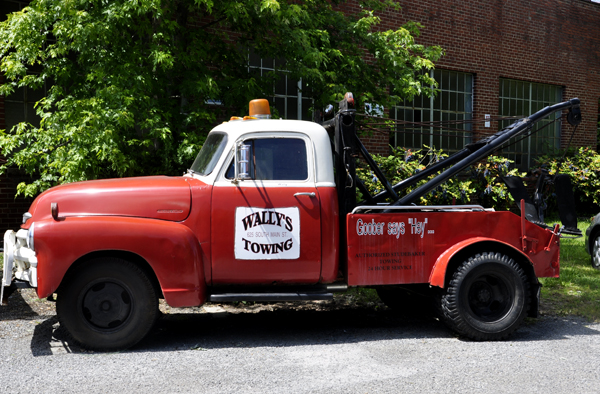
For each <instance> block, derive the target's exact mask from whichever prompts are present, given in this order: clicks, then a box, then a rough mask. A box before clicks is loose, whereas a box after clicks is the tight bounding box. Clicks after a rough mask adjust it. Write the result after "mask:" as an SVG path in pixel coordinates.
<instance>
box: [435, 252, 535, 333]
mask: <svg viewBox="0 0 600 394" xmlns="http://www.w3.org/2000/svg"><path fill="white" fill-rule="evenodd" d="M530 300H531V294H530V284H529V281H528V280H527V276H526V275H525V272H524V271H523V269H522V268H521V267H520V266H519V265H518V264H517V263H516V262H515V261H514V260H513V259H512V258H510V257H508V256H506V255H503V254H501V253H494V252H486V253H481V254H477V255H475V256H473V257H470V258H469V259H468V260H467V261H465V262H463V263H462V264H461V265H460V266H459V267H458V269H457V270H456V272H455V273H454V275H453V276H452V280H451V281H450V283H449V285H448V286H447V288H446V289H444V291H443V292H442V297H441V312H442V317H443V319H444V321H445V322H446V324H447V325H448V326H449V327H450V328H451V329H452V330H454V331H456V332H457V333H458V334H460V335H463V336H465V337H468V338H471V339H474V340H498V339H504V338H506V337H508V336H509V335H510V334H511V333H512V332H513V331H515V330H516V329H517V328H518V327H519V325H520V324H521V322H522V321H523V319H525V317H526V316H527V312H528V310H529V305H530Z"/></svg>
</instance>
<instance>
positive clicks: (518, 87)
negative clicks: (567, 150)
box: [498, 78, 562, 171]
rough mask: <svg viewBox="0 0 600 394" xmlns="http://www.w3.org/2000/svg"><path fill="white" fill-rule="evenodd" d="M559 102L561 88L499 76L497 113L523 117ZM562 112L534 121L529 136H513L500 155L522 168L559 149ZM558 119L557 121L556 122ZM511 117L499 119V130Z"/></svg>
mask: <svg viewBox="0 0 600 394" xmlns="http://www.w3.org/2000/svg"><path fill="white" fill-rule="evenodd" d="M560 101H562V87H561V86H557V85H548V84H542V83H533V82H525V81H518V80H514V79H505V78H500V98H499V109H498V114H499V115H500V116H513V117H514V116H516V117H525V116H528V115H531V114H533V113H535V112H537V111H539V110H541V109H542V108H544V107H547V106H549V105H552V104H556V103H558V102H560ZM560 117H561V113H560V112H557V113H555V114H552V115H549V116H548V117H546V118H544V119H542V120H541V121H539V122H537V123H536V124H535V126H534V131H535V130H538V131H537V132H534V133H532V134H531V135H530V136H528V137H525V138H523V136H520V137H515V138H513V139H512V140H511V141H510V142H509V143H508V145H507V146H506V147H505V148H503V149H502V153H501V154H502V156H504V157H507V158H509V159H511V160H514V162H515V166H516V167H517V168H519V169H520V170H521V171H526V170H528V169H529V168H530V167H531V166H532V165H534V164H535V163H534V159H535V158H536V157H537V156H539V155H543V154H546V153H550V152H553V151H555V150H557V149H559V148H560V124H561V122H560V120H557V119H560ZM555 120H557V121H555ZM512 122H514V120H503V121H501V122H498V129H499V130H501V129H502V128H504V127H506V126H508V125H510V124H511V123H512Z"/></svg>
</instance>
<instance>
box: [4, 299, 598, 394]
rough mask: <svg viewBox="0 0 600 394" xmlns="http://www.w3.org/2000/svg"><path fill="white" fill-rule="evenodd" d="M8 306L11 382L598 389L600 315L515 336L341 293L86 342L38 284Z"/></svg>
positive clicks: (280, 388) (52, 387) (21, 388)
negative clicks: (118, 345) (139, 335)
mask: <svg viewBox="0 0 600 394" xmlns="http://www.w3.org/2000/svg"><path fill="white" fill-rule="evenodd" d="M9 301H10V302H9V306H8V307H2V308H0V379H1V383H0V387H1V389H0V390H1V391H2V392H4V393H24V392H36V393H38V392H39V393H60V392H66V393H69V392H86V393H125V392H135V393H137V392H140V393H141V392H144V393H146V392H150V391H152V392H156V393H171V392H173V393H179V392H185V393H188V392H193V393H204V392H207V393H208V392H210V393H237V392H242V393H266V392H282V393H283V392H285V393H328V394H330V393H398V392H417V393H420V392H444V393H446V392H467V393H474V392H477V393H480V392H492V393H496V392H503V393H523V392H529V393H531V392H540V393H564V392H572V393H597V392H598V391H600V356H599V354H600V351H599V350H600V335H599V333H600V325H598V324H590V323H587V322H585V321H583V320H581V319H577V318H557V317H552V316H543V317H542V318H540V319H535V320H527V321H526V323H525V324H524V326H523V327H521V329H519V330H518V331H517V332H516V333H515V335H513V336H512V337H511V339H510V340H508V341H503V342H472V341H466V340H461V339H459V338H456V337H455V336H453V335H452V334H451V332H450V331H448V330H447V329H446V328H445V327H444V326H443V325H442V324H441V323H439V322H438V321H437V320H436V319H434V318H431V317H429V318H428V317H420V318H419V317H402V316H399V315H397V314H395V313H394V312H392V311H390V310H389V309H387V308H385V307H382V306H381V305H378V304H368V305H363V306H357V305H355V304H352V303H350V304H344V302H343V301H339V300H338V301H337V302H333V303H332V302H320V303H303V304H300V305H297V304H296V307H292V306H290V305H283V306H281V305H251V306H249V307H244V308H234V307H230V306H224V305H223V306H222V305H214V304H213V305H207V306H205V307H202V308H186V309H181V310H179V309H170V308H168V307H166V306H165V305H162V306H161V309H162V311H163V316H162V317H161V319H160V320H159V322H158V324H157V326H156V327H155V329H154V330H153V331H152V332H151V334H150V335H149V336H148V337H147V338H146V339H145V340H144V341H142V342H141V343H140V344H138V345H137V346H136V347H134V348H132V349H130V350H128V351H124V352H119V353H94V352H88V351H85V350H82V349H80V348H78V347H77V346H76V345H74V344H73V343H71V342H70V340H69V339H68V336H67V335H66V333H65V332H64V331H63V330H62V329H61V328H60V326H59V324H58V320H57V318H56V314H55V310H54V304H53V303H51V302H48V301H40V300H37V298H36V297H35V294H34V293H33V291H32V290H21V291H20V292H17V293H15V294H13V295H12V296H11V298H10V299H9Z"/></svg>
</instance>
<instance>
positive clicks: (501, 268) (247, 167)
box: [2, 94, 581, 350]
mask: <svg viewBox="0 0 600 394" xmlns="http://www.w3.org/2000/svg"><path fill="white" fill-rule="evenodd" d="M566 109H569V114H568V120H569V122H570V123H571V124H573V125H576V124H578V123H579V122H580V120H581V113H580V111H579V100H578V99H572V100H570V101H567V102H564V103H559V104H556V105H553V106H550V107H546V108H544V109H543V110H541V111H539V112H537V113H535V114H533V115H531V116H529V117H527V118H523V119H520V120H518V121H516V122H515V123H513V124H512V125H510V126H509V127H507V128H505V129H503V130H501V131H499V132H498V133H496V134H495V135H493V136H490V137H487V138H485V139H483V140H480V141H477V142H475V143H473V144H470V145H468V146H467V147H465V148H464V149H462V150H461V151H459V152H457V153H456V154H454V155H452V156H450V157H448V158H447V159H445V160H443V161H441V162H439V163H437V164H435V165H433V166H432V167H429V168H427V169H426V170H424V171H422V172H420V173H418V174H415V175H414V176H412V177H410V178H408V179H406V180H404V181H402V182H401V183H400V184H398V185H393V186H392V185H390V183H389V182H388V181H387V180H386V178H385V176H384V175H383V174H382V173H381V171H380V170H379V168H378V167H377V166H376V165H375V163H374V161H373V159H372V158H371V156H370V155H369V154H368V152H367V150H366V149H365V147H364V146H363V144H362V143H361V141H360V139H359V138H358V136H357V133H356V119H355V116H356V111H355V109H354V99H353V97H352V95H351V94H347V95H346V97H345V99H344V100H343V101H342V102H340V104H339V111H338V112H337V113H335V114H333V112H332V111H329V113H330V116H332V117H331V118H330V119H328V120H324V121H322V122H307V121H296V120H281V119H270V112H269V106H268V102H267V101H266V100H254V101H252V102H251V103H250V116H247V117H244V118H235V117H234V118H232V119H231V120H230V121H228V122H225V123H223V124H221V125H219V126H217V127H215V128H214V129H213V130H212V131H211V132H210V133H209V135H208V137H207V139H206V142H205V144H204V145H203V147H202V149H201V151H200V153H199V154H198V156H197V158H196V160H195V161H194V163H193V165H192V166H191V168H190V169H189V170H188V172H187V173H186V174H184V175H183V176H180V177H167V176H150V177H139V178H124V179H106V180H96V181H87V182H78V183H72V184H66V185H61V186H57V187H54V188H52V189H50V190H47V191H46V192H44V193H42V194H40V195H39V196H38V197H37V198H36V199H35V201H34V202H33V204H32V205H31V208H30V209H29V211H28V212H27V213H25V214H24V215H23V225H22V226H21V229H20V230H18V231H16V232H15V231H12V230H8V231H7V232H6V233H5V235H4V272H3V279H2V291H3V292H4V289H5V288H6V286H11V287H15V286H18V287H19V286H20V287H23V286H28V287H35V288H37V295H38V296H39V297H40V298H46V297H51V296H53V294H56V296H57V299H56V310H57V314H58V318H59V321H60V324H61V326H63V327H64V328H65V329H66V330H67V331H68V332H69V333H70V335H71V336H72V338H73V339H74V340H75V341H76V342H77V343H79V344H80V345H82V346H84V347H86V348H90V349H97V350H115V349H124V348H127V347H130V346H132V345H134V344H136V343H137V342H139V341H140V340H141V339H142V338H144V336H145V335H146V334H147V333H148V332H149V331H150V330H151V329H152V327H153V324H154V323H155V320H156V319H157V317H158V316H159V308H158V300H159V298H164V300H165V302H166V303H167V304H168V305H170V306H172V307H189V306H199V305H202V304H204V303H206V302H220V303H222V302H233V301H241V300H247V301H293V300H327V299H331V298H332V297H333V293H334V292H339V291H344V290H346V289H348V288H349V287H354V286H364V287H370V288H375V289H377V291H378V292H379V294H380V295H381V297H382V299H383V300H384V301H385V302H387V303H389V304H393V305H395V306H396V307H398V306H399V307H402V305H403V303H407V302H412V301H411V298H402V297H401V295H402V294H404V293H405V292H407V291H408V292H409V293H410V292H418V293H419V294H423V293H425V294H429V295H432V296H433V297H434V298H433V299H434V300H435V302H436V305H437V307H438V308H437V309H438V310H439V312H440V314H441V317H442V319H443V320H444V321H445V322H446V323H447V325H448V326H449V327H450V328H451V329H452V330H454V331H455V332H457V333H458V334H459V335H462V336H464V337H467V338H471V339H474V340H496V339H503V338H506V337H507V336H508V335H509V334H511V333H512V332H513V331H514V330H515V329H516V328H517V327H518V326H519V325H520V323H521V322H522V321H523V319H524V318H525V317H526V316H536V314H537V310H538V302H539V297H540V283H539V282H538V277H557V276H558V275H559V238H560V235H561V229H559V226H558V225H556V226H555V227H553V228H549V227H546V226H545V225H544V224H543V223H539V222H536V221H535V220H531V218H529V217H528V215H526V209H523V210H522V213H521V215H520V216H519V215H517V214H514V213H511V212H508V211H506V212H495V211H493V210H490V209H484V208H483V207H481V206H478V205H449V206H416V205H415V202H417V201H418V200H419V198H420V196H423V195H425V194H426V193H428V192H430V191H431V190H433V189H434V188H435V187H437V186H438V185H439V184H440V183H441V182H444V181H445V180H447V179H448V178H450V177H454V176H456V175H457V174H458V173H460V172H461V171H462V170H463V169H465V168H466V167H468V166H469V165H470V164H472V163H474V162H476V161H479V160H481V159H482V158H485V157H486V156H488V155H489V154H491V153H492V152H493V151H495V150H497V149H498V148H499V147H501V146H502V145H503V144H504V143H506V142H507V141H508V140H509V139H510V138H512V137H515V136H518V135H521V134H523V133H527V132H531V130H532V125H533V124H534V123H535V122H536V121H538V120H540V119H542V118H544V117H545V116H547V115H549V114H553V113H555V112H557V111H563V110H566ZM359 156H361V157H362V160H363V161H364V162H365V163H366V164H368V165H370V166H371V168H372V171H374V173H375V174H376V176H377V177H378V179H379V180H380V181H381V182H382V184H383V188H384V189H385V190H384V191H383V192H381V193H379V194H377V195H374V196H373V195H371V194H370V193H369V192H368V190H367V189H366V188H365V186H364V185H363V183H362V182H361V181H360V179H359V178H358V177H357V176H356V169H355V167H356V161H357V159H358V157H359ZM432 174H438V175H437V176H435V177H433V178H432V179H431V180H429V181H428V182H426V183H425V184H424V185H422V186H420V187H417V188H416V189H415V190H414V191H412V192H411V193H408V194H406V193H405V194H404V195H403V196H402V197H399V194H402V193H401V192H402V190H403V189H405V188H407V187H410V186H414V185H415V184H416V183H417V182H419V181H420V180H422V179H426V178H427V177H430V176H431V175H432ZM357 190H358V191H360V194H359V193H357ZM358 196H362V197H361V198H362V201H358ZM390 201H391V202H390ZM521 203H522V204H523V203H524V201H522V202H521Z"/></svg>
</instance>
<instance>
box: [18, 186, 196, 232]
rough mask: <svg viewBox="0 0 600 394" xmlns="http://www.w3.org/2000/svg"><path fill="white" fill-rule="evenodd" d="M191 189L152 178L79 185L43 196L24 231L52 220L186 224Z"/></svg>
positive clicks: (38, 198)
mask: <svg viewBox="0 0 600 394" xmlns="http://www.w3.org/2000/svg"><path fill="white" fill-rule="evenodd" d="M190 201H191V192H190V186H189V184H188V183H187V182H186V181H185V179H184V178H182V177H166V176H151V177H138V178H121V179H104V180H97V181H86V182H76V183H70V184H66V185H61V186H57V187H53V188H52V189H49V190H47V191H45V192H44V193H42V194H40V195H39V196H38V197H37V198H36V199H35V201H34V202H33V204H32V205H31V207H30V209H29V213H30V214H32V218H31V219H30V220H29V221H28V222H27V224H26V225H25V226H23V227H29V224H30V223H32V222H35V221H38V220H43V219H48V218H51V217H52V211H51V205H52V203H56V204H57V207H58V218H65V217H70V216H130V217H143V218H154V219H162V220H170V221H182V220H184V219H185V218H187V216H188V215H189V213H190V204H191V203H190Z"/></svg>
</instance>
